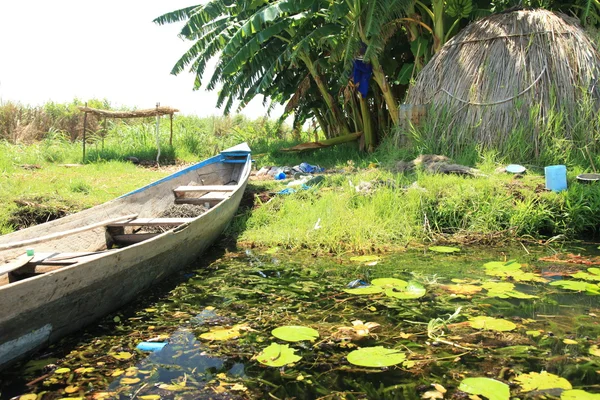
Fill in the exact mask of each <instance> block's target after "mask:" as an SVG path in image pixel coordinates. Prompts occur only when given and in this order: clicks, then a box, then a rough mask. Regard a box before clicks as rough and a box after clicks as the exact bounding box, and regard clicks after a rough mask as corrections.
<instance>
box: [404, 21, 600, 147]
mask: <svg viewBox="0 0 600 400" xmlns="http://www.w3.org/2000/svg"><path fill="white" fill-rule="evenodd" d="M599 71H600V58H599V55H598V53H597V51H596V49H595V47H594V45H593V44H592V42H591V41H590V39H589V38H588V36H587V35H586V33H585V32H584V31H583V29H582V28H581V27H580V26H579V24H578V22H577V20H575V19H573V18H570V17H567V16H566V15H563V14H556V13H553V12H550V11H547V10H521V11H514V12H509V13H500V14H495V15H492V16H490V17H487V18H484V19H481V20H478V21H476V22H473V23H471V24H470V25H469V26H467V27H466V28H465V29H464V30H462V31H461V32H460V33H459V34H457V35H456V36H455V37H454V38H453V39H452V40H450V41H449V42H448V43H446V44H445V45H444V46H443V48H442V49H441V50H440V51H439V52H438V53H437V54H436V55H435V56H434V57H433V58H432V59H431V61H430V62H429V63H428V64H427V65H426V66H425V68H423V70H422V71H421V73H420V74H419V76H418V77H417V80H416V82H415V84H414V85H413V86H412V87H411V88H410V90H409V93H408V97H407V100H406V103H408V104H426V105H431V106H432V107H433V108H434V109H438V110H442V109H443V110H445V111H446V113H445V118H446V120H445V121H446V122H445V123H444V124H443V125H444V126H443V127H442V126H438V129H447V130H453V131H454V132H455V134H456V132H462V131H464V130H470V131H471V134H470V135H468V136H469V137H470V138H471V139H473V140H475V141H477V142H478V143H480V144H483V145H484V146H486V147H492V146H498V145H499V144H502V142H504V141H506V140H507V137H508V136H510V134H511V132H512V131H513V130H514V129H517V127H519V126H523V123H524V120H528V121H529V123H530V126H529V127H530V132H529V133H528V135H530V137H529V139H530V140H531V141H532V143H533V146H534V147H535V149H534V152H535V155H538V154H539V151H540V148H539V146H540V145H541V144H540V143H539V141H540V138H539V130H540V127H542V126H543V125H544V123H547V122H548V118H549V116H551V115H556V112H557V111H559V110H562V111H563V114H564V115H565V116H566V117H567V120H568V118H569V115H571V116H575V115H576V114H577V113H576V111H578V110H579V109H580V102H581V101H582V100H592V102H593V103H595V104H597V102H598V100H599V99H600V88H599V87H598V79H599ZM532 110H534V111H533V112H532ZM553 113H554V114H553ZM431 114H432V115H441V114H442V113H440V112H438V113H435V112H433V113H431ZM533 120H534V121H533ZM566 122H569V121H566ZM571 122H573V123H575V122H576V121H571ZM568 125H569V124H568V123H567V126H568ZM569 134H570V133H569V132H568V130H567V131H566V132H565V136H567V137H568V135H569Z"/></svg>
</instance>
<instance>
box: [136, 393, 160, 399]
mask: <svg viewBox="0 0 600 400" xmlns="http://www.w3.org/2000/svg"><path fill="white" fill-rule="evenodd" d="M138 398H140V399H142V400H160V396H159V395H157V394H147V395H144V396H138Z"/></svg>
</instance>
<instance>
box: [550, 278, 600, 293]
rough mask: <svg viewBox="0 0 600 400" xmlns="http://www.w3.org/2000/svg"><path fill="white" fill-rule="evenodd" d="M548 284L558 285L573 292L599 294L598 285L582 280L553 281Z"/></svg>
mask: <svg viewBox="0 0 600 400" xmlns="http://www.w3.org/2000/svg"><path fill="white" fill-rule="evenodd" d="M550 286H558V287H561V288H563V289H566V290H573V291H575V292H587V293H590V294H600V287H599V286H598V285H594V284H593V283H588V282H584V281H554V282H552V283H550Z"/></svg>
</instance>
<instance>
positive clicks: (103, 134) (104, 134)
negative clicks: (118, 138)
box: [102, 117, 107, 151]
mask: <svg viewBox="0 0 600 400" xmlns="http://www.w3.org/2000/svg"><path fill="white" fill-rule="evenodd" d="M106 133H107V130H106V117H104V132H103V133H102V151H104V138H105V137H106Z"/></svg>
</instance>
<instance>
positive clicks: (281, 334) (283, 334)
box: [271, 325, 319, 342]
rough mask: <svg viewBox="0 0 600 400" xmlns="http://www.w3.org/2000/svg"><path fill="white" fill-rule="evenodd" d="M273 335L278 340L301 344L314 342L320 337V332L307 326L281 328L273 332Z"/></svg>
mask: <svg viewBox="0 0 600 400" xmlns="http://www.w3.org/2000/svg"><path fill="white" fill-rule="evenodd" d="M271 334H272V335H273V336H275V337H276V338H278V339H281V340H285V341H287V342H301V341H303V340H310V341H313V340H315V339H317V338H318V337H319V332H318V331H316V330H315V329H313V328H309V327H307V326H295V325H289V326H280V327H279V328H275V329H273V330H272V331H271Z"/></svg>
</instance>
